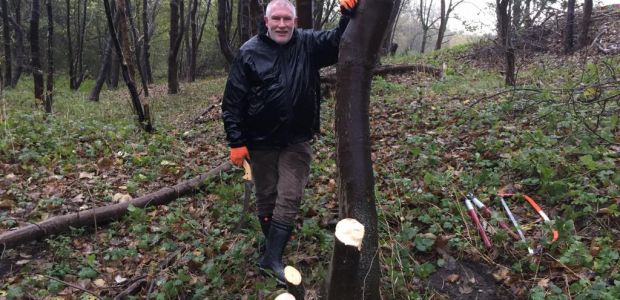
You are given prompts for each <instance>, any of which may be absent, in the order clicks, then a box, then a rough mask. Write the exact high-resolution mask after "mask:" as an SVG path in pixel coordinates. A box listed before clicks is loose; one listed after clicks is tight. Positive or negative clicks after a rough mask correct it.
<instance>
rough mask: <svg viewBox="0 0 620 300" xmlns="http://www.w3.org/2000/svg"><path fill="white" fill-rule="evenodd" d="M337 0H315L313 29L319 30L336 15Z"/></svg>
mask: <svg viewBox="0 0 620 300" xmlns="http://www.w3.org/2000/svg"><path fill="white" fill-rule="evenodd" d="M338 3H339V1H338V0H316V5H315V6H314V21H313V23H314V29H317V30H320V29H322V28H323V26H325V24H326V23H327V22H329V21H330V20H331V19H333V18H334V16H336V13H334V12H335V11H336V7H337V6H338Z"/></svg>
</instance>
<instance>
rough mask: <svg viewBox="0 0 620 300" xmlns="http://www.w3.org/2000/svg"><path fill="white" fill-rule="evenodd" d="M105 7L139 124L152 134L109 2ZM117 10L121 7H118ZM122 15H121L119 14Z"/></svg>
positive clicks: (149, 120)
mask: <svg viewBox="0 0 620 300" xmlns="http://www.w3.org/2000/svg"><path fill="white" fill-rule="evenodd" d="M103 3H104V5H105V14H106V18H107V20H108V30H109V31H110V35H111V36H112V41H113V42H114V47H115V48H116V53H117V56H118V58H119V61H120V62H121V63H120V65H121V69H122V73H123V79H124V80H125V84H126V85H127V89H128V90H129V95H130V96H131V103H132V105H133V108H134V111H135V113H136V115H137V116H138V122H139V123H140V126H142V128H144V130H146V131H147V132H152V131H153V130H154V129H153V125H152V124H151V119H150V115H149V114H148V110H146V111H145V109H144V107H143V106H142V103H141V102H140V95H138V90H137V89H136V84H135V83H134V81H133V79H132V78H131V76H130V75H129V68H128V67H127V63H126V62H125V59H124V57H123V51H122V50H121V45H120V42H119V40H118V36H117V35H116V29H115V28H114V23H113V22H112V12H111V8H110V2H109V0H104V1H103ZM117 9H119V7H118V6H117ZM119 14H120V13H119Z"/></svg>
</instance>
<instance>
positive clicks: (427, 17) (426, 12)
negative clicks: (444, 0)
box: [418, 0, 438, 53]
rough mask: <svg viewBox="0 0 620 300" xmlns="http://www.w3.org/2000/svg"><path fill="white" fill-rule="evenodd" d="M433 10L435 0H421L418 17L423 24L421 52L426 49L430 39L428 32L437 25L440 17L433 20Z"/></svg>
mask: <svg viewBox="0 0 620 300" xmlns="http://www.w3.org/2000/svg"><path fill="white" fill-rule="evenodd" d="M432 10H433V0H431V1H430V3H429V2H427V1H424V0H420V6H419V9H418V19H419V20H420V24H421V26H422V45H421V46H420V53H424V52H425V51H426V41H427V40H428V32H429V31H430V29H431V28H432V27H433V26H434V25H435V22H437V20H438V18H434V19H432V20H431V12H432Z"/></svg>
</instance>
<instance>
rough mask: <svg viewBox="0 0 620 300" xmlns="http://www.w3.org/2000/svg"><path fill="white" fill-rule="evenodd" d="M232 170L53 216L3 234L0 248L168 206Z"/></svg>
mask: <svg viewBox="0 0 620 300" xmlns="http://www.w3.org/2000/svg"><path fill="white" fill-rule="evenodd" d="M230 169H231V164H230V162H228V161H227V162H225V163H223V164H221V165H219V166H218V167H216V168H215V169H213V170H211V171H209V172H208V173H206V174H202V175H199V176H196V177H194V178H192V179H190V180H188V181H185V182H182V183H179V184H177V185H175V186H172V187H165V188H163V189H160V190H158V191H156V192H153V193H151V194H147V195H144V196H142V197H138V198H135V199H133V200H131V201H127V202H122V203H117V204H113V205H108V206H103V207H96V208H92V209H88V210H83V211H80V212H77V213H72V214H68V215H63V216H57V217H52V218H49V219H47V220H45V221H42V222H39V223H37V224H29V225H26V226H24V227H20V228H17V229H16V230H12V231H8V232H5V233H2V234H0V248H13V247H15V246H18V245H21V244H23V243H26V242H30V241H34V240H37V239H40V238H43V237H46V236H49V235H52V234H58V233H61V232H63V231H67V230H69V228H71V227H74V228H77V227H83V226H90V225H96V224H97V222H105V221H109V220H112V219H116V218H119V217H121V216H122V215H124V214H125V213H126V212H127V207H128V206H129V205H130V204H131V205H133V206H135V207H140V208H144V207H147V206H157V205H162V204H167V203H169V202H172V201H173V200H176V199H178V198H180V197H183V196H188V195H192V194H195V193H196V192H198V191H199V190H200V189H202V188H204V187H205V186H206V184H205V181H206V180H207V179H210V178H212V177H215V176H218V175H219V174H220V173H222V172H226V171H228V170H230Z"/></svg>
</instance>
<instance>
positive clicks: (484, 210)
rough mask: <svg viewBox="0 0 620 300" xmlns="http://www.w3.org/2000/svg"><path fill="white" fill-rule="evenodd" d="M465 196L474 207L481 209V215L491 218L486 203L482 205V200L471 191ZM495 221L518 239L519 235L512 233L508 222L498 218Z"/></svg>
mask: <svg viewBox="0 0 620 300" xmlns="http://www.w3.org/2000/svg"><path fill="white" fill-rule="evenodd" d="M467 198H469V199H470V200H471V201H472V202H473V203H474V205H475V206H476V207H478V209H480V210H481V211H482V216H483V217H485V218H489V219H490V218H491V215H492V212H491V209H490V208H488V207H487V206H486V205H484V203H482V201H480V200H479V199H478V198H477V197H476V196H475V195H474V194H473V193H468V194H467ZM497 223H498V224H499V226H500V227H502V228H503V229H504V230H506V232H507V233H508V234H509V235H510V236H511V237H512V238H513V239H514V240H516V241H518V240H519V235H517V234H516V233H514V232H513V231H512V229H510V226H508V224H506V223H505V222H504V221H501V220H498V221H497Z"/></svg>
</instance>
